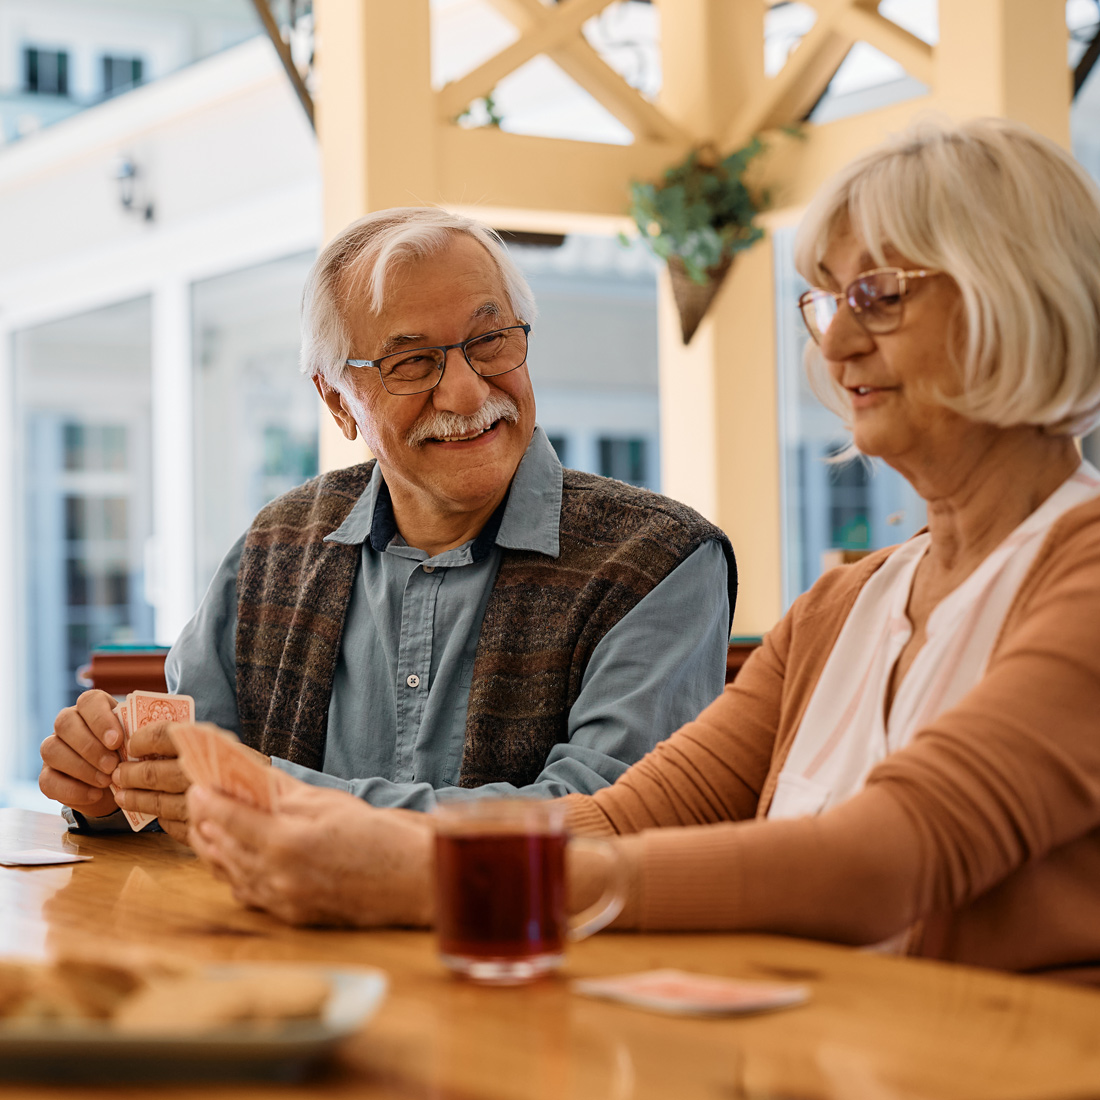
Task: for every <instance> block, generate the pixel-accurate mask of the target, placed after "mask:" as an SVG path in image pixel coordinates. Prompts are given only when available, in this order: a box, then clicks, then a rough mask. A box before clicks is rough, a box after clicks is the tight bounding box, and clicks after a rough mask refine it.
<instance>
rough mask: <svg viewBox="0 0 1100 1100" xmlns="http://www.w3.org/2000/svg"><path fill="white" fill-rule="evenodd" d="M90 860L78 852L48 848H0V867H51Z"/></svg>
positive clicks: (89, 857)
mask: <svg viewBox="0 0 1100 1100" xmlns="http://www.w3.org/2000/svg"><path fill="white" fill-rule="evenodd" d="M91 858H92V857H91V856H82V855H81V854H80V853H79V852H55V851H53V850H52V849H50V848H22V849H19V850H15V849H7V848H0V867H53V866H56V865H57V864H59V863H83V862H84V861H85V860H89V859H91Z"/></svg>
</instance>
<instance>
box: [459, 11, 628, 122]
mask: <svg viewBox="0 0 1100 1100" xmlns="http://www.w3.org/2000/svg"><path fill="white" fill-rule="evenodd" d="M607 4H608V0H569V2H568V3H566V4H560V5H559V6H558V7H556V8H543V12H545V14H544V15H541V16H539V18H538V20H537V21H534V20H531V21H529V22H527V23H526V25H525V26H524V28H523V29H522V31H521V34H520V37H519V38H518V39H517V40H516V41H515V42H513V43H512V44H511V45H510V46H506V47H505V48H504V49H503V50H501V51H500V53H498V54H495V55H494V56H492V57H490V58H489V59H488V60H487V61H485V62H484V63H483V64H481V65H479V66H478V67H477V68H476V69H474V70H473V72H470V73H467V74H466V75H465V76H463V77H460V78H459V79H458V80H454V81H452V82H451V83H449V84H447V85H445V86H444V87H443V88H442V89H441V90H440V92H439V108H440V116H441V117H442V118H447V119H451V118H454V117H455V115H457V114H460V113H461V112H462V111H465V110H466V108H467V107H469V105H470V104H471V103H472V102H473V101H474V100H475V99H480V98H481V97H482V96H486V95H488V94H489V93H490V92H491V91H492V90H493V88H495V87H496V85H497V84H498V83H499V82H500V81H501V80H503V79H504V77H506V76H507V75H508V74H509V73H511V72H514V71H515V70H516V69H518V68H520V67H521V66H522V65H525V64H526V63H527V62H528V61H530V60H531V58H533V57H536V56H538V54H540V53H549V52H550V51H551V50H553V49H555V48H556V47H559V46H561V45H563V44H564V43H565V42H566V41H567V40H568V39H570V38H573V37H575V36H577V35H579V34H580V33H581V28H582V27H583V25H584V23H585V21H586V20H588V19H589V18H591V17H592V16H593V15H595V14H597V13H598V12H600V11H602V10H603V9H604V8H605V7H607ZM540 7H541V5H540Z"/></svg>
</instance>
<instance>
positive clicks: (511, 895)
mask: <svg viewBox="0 0 1100 1100" xmlns="http://www.w3.org/2000/svg"><path fill="white" fill-rule="evenodd" d="M435 856H436V884H437V888H438V890H439V905H438V911H439V919H438V926H439V947H440V950H441V951H442V953H443V954H444V955H456V956H467V957H477V958H525V957H528V956H533V955H558V954H560V953H561V952H562V951H563V950H564V940H565V837H564V836H562V835H560V834H559V835H557V836H554V835H548V834H536V835H527V834H522V835H515V834H499V833H498V834H489V835H487V836H486V835H482V836H446V835H437V836H436V848H435Z"/></svg>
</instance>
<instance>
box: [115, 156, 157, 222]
mask: <svg viewBox="0 0 1100 1100" xmlns="http://www.w3.org/2000/svg"><path fill="white" fill-rule="evenodd" d="M139 175H140V171H139V169H138V166H137V164H136V163H135V162H134V159H133V157H130V156H122V157H120V158H119V161H118V164H117V165H116V166H115V180H116V182H117V183H118V201H119V202H120V203H121V204H122V209H123V210H125V211H127V212H128V213H131V214H140V215H141V216H142V219H143V220H144V221H147V222H151V221H152V220H153V204H152V203H151V202H146V201H145V200H144V198H143V197H142V196H141V195H140V194H139V192H140V188H139V186H138V176H139Z"/></svg>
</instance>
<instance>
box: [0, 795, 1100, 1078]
mask: <svg viewBox="0 0 1100 1100" xmlns="http://www.w3.org/2000/svg"><path fill="white" fill-rule="evenodd" d="M69 845H74V846H76V847H77V848H79V849H80V851H81V852H84V853H89V854H92V855H94V857H95V858H94V860H93V861H92V862H90V863H80V864H74V865H71V866H65V867H56V868H41V869H5V868H0V954H7V955H12V954H15V955H22V956H29V957H45V956H46V955H48V953H49V952H50V951H51V950H52V949H53V948H55V947H56V945H58V944H60V943H63V942H65V940H66V939H67V938H70V937H73V936H86V935H89V934H90V935H102V936H104V937H109V938H110V939H111V940H119V939H121V940H125V941H133V942H137V943H144V944H153V945H156V946H158V947H160V946H163V947H164V948H165V949H167V950H171V951H174V952H180V951H182V952H185V953H187V954H188V955H190V956H192V957H194V958H196V959H201V960H211V961H214V960H237V961H243V960H271V959H293V960H307V961H318V962H327V963H334V964H340V965H353V964H363V965H372V966H378V967H381V968H383V969H384V970H386V971H387V972H388V973H389V976H390V980H391V988H390V993H389V996H388V997H387V999H386V1001H385V1003H384V1004H383V1006H382V1008H381V1010H380V1011H379V1013H378V1015H377V1016H376V1017H375V1018H374V1020H373V1021H372V1022H371V1023H370V1025H369V1026H368V1027H367V1028H366V1029H365V1030H364V1031H363V1032H361V1033H360V1034H359V1035H358V1036H357V1037H356V1038H354V1039H353V1040H351V1041H349V1042H348V1043H347V1044H346V1045H345V1046H344V1047H343V1048H342V1050H341V1053H340V1055H339V1056H338V1057H337V1059H336V1061H335V1062H334V1063H333V1064H332V1065H331V1066H330V1067H329V1068H327V1069H324V1070H322V1071H320V1075H319V1076H318V1077H316V1078H314V1079H312V1080H310V1081H308V1082H306V1083H305V1084H303V1085H301V1086H296V1085H266V1086H262V1085H255V1084H250V1085H232V1086H215V1087H211V1086H209V1085H207V1086H205V1087H198V1088H189V1087H178V1086H172V1087H164V1088H162V1089H157V1090H152V1089H150V1088H149V1087H148V1086H143V1087H140V1088H137V1087H134V1088H125V1087H123V1088H117V1087H111V1088H109V1089H108V1088H98V1089H93V1088H89V1089H80V1088H77V1089H73V1088H71V1087H68V1086H66V1087H64V1088H61V1087H56V1086H29V1085H27V1086H23V1085H20V1086H9V1087H8V1088H6V1089H5V1090H4V1095H5V1096H19V1097H32V1096H33V1097H41V1098H46V1097H49V1098H55V1097H56V1098H57V1100H61V1098H62V1097H64V1098H66V1100H68V1098H70V1097H72V1096H74V1095H76V1096H97V1097H104V1098H106V1097H112V1098H114V1097H117V1096H119V1095H127V1096H134V1097H136V1096H146V1095H150V1093H153V1094H155V1095H162V1096H165V1097H172V1098H182V1097H186V1096H200V1095H202V1096H210V1095H216V1096H218V1097H251V1096H258V1095H261V1094H262V1095H278V1096H279V1097H286V1098H295V1100H296V1098H298V1097H303V1098H304V1097H318V1096H319V1097H329V1096H331V1097H352V1096H354V1097H356V1098H357V1100H358V1098H362V1100H369V1098H375V1097H385V1098H389V1100H421V1098H423V1100H497V1098H506V1097H508V1098H510V1097H522V1098H531V1100H582V1098H592V1100H627V1098H635V1097H636V1098H646V1100H648V1098H652V1100H692V1098H695V1097H699V1098H704V1097H705V1098H710V1100H738V1098H741V1100H746V1098H753V1100H817V1098H824V1097H829V1098H836V1100H913V1098H915V1097H952V1098H955V1097H957V1098H959V1100H963V1098H966V1100H981V1098H983V1097H989V1098H996V1100H1015V1098H1025V1097H1027V1098H1032V1097H1033V1098H1036V1100H1040V1098H1042V1100H1069V1098H1071V1097H1086V1096H1088V1097H1095V1096H1098V1095H1100V993H1097V992H1094V991H1092V990H1085V989H1076V988H1072V987H1070V986H1062V985H1058V984H1055V983H1053V982H1046V981H1040V980H1036V979H1023V978H1015V977H1009V976H1006V975H1003V974H997V973H992V972H987V971H979V970H971V969H966V968H963V967H954V966H946V965H941V964H937V963H929V962H918V961H912V960H905V959H893V958H884V957H878V956H874V955H870V954H865V953H862V952H859V951H853V950H850V949H845V948H839V947H831V946H826V945H822V944H816V943H810V942H807V941H802V940H790V939H783V938H779V937H768V936H734V935H711V936H700V935H659V936H658V935H634V934H614V933H611V934H608V933H604V934H603V935H599V936H596V937H595V938H594V939H592V940H589V941H587V942H585V943H582V944H578V945H576V946H575V947H573V948H572V949H571V953H570V957H569V965H568V969H567V970H566V972H565V974H564V975H563V977H562V979H560V980H557V979H554V980H546V981H544V982H542V983H539V984H536V985H533V986H528V987H525V988H518V989H483V988H478V987H475V986H471V985H467V984H465V983H463V982H460V981H458V980H455V979H452V978H450V977H448V975H447V974H446V973H445V972H444V971H443V969H442V968H441V967H440V965H439V964H438V962H437V961H436V958H435V945H434V941H433V938H432V936H431V935H429V934H427V933H416V932H389V931H386V932H340V931H324V930H308V931H304V930H300V929H292V928H288V927H286V926H284V925H281V924H279V923H278V922H277V921H275V920H273V919H271V918H269V917H267V916H266V915H264V914H261V913H254V912H249V911H246V910H244V909H241V908H240V907H239V906H237V905H236V904H235V903H234V902H233V900H232V898H231V897H230V895H229V892H228V890H227V889H226V888H225V887H224V886H223V885H221V884H220V883H217V882H215V881H214V879H213V878H212V877H211V876H210V874H209V873H208V871H207V870H206V868H205V867H204V866H203V865H202V864H200V863H199V862H198V861H197V860H196V859H195V858H194V856H193V855H192V854H191V852H190V850H189V849H187V848H185V847H183V846H182V845H180V844H177V843H176V842H175V841H173V840H171V839H169V838H168V837H166V836H135V837H129V836H127V837H119V838H103V839H97V838H89V837H73V836H70V835H69V834H66V833H65V831H64V823H63V821H62V820H61V818H60V817H54V816H52V815H47V814H35V813H29V812H26V811H19V810H2V811H0V847H55V848H58V849H62V848H64V847H67V846H69ZM658 966H675V967H682V968H684V969H688V970H695V971H701V972H705V973H712V974H723V975H729V976H733V977H746V978H773V979H775V978H778V979H791V980H795V981H799V982H806V983H808V984H809V985H810V986H811V987H812V991H813V997H812V1001H811V1002H810V1004H808V1005H806V1006H804V1007H801V1008H796V1009H790V1010H786V1011H783V1012H777V1013H775V1014H773V1015H761V1016H755V1017H745V1018H743V1019H713V1020H708V1019H686V1018H675V1017H668V1016H660V1015H656V1014H653V1013H648V1012H643V1011H640V1010H638V1009H633V1008H629V1007H626V1006H623V1005H615V1004H609V1003H604V1002H599V1001H594V1000H590V999H587V998H584V997H581V996H577V995H574V994H572V993H570V991H569V987H568V984H567V983H568V979H569V978H571V977H579V976H591V975H605V974H619V973H627V972H630V971H636V970H643V969H649V968H652V967H658Z"/></svg>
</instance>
